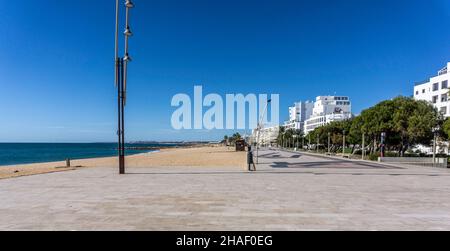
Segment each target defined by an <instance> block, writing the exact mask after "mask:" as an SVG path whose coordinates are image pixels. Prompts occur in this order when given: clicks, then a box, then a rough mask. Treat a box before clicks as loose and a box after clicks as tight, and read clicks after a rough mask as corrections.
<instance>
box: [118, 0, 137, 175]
mask: <svg viewBox="0 0 450 251" xmlns="http://www.w3.org/2000/svg"><path fill="white" fill-rule="evenodd" d="M133 7H134V4H133V3H132V2H131V1H130V0H127V1H126V2H125V31H124V33H123V34H124V36H125V51H124V56H123V57H119V9H120V4H119V0H116V29H115V51H114V55H115V58H114V60H115V75H114V79H115V86H116V87H117V103H118V107H117V108H118V116H117V124H118V129H117V136H118V144H117V145H118V148H117V150H118V155H119V173H120V174H125V103H126V92H127V64H128V62H130V61H131V58H130V56H129V55H128V38H129V37H131V36H132V35H133V33H132V32H131V29H130V26H129V22H128V21H129V10H130V9H131V8H133Z"/></svg>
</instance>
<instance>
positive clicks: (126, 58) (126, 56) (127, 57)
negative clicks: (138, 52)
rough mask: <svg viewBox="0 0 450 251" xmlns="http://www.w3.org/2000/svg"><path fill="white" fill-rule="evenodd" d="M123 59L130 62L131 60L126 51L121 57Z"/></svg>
mask: <svg viewBox="0 0 450 251" xmlns="http://www.w3.org/2000/svg"><path fill="white" fill-rule="evenodd" d="M123 61H125V62H131V61H132V60H131V57H130V55H128V53H127V54H125V57H124V58H123Z"/></svg>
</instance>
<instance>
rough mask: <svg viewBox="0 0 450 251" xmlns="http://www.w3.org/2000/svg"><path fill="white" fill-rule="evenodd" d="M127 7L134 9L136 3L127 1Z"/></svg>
mask: <svg viewBox="0 0 450 251" xmlns="http://www.w3.org/2000/svg"><path fill="white" fill-rule="evenodd" d="M125 7H127V8H130V9H131V8H134V3H133V2H131V0H127V1H125Z"/></svg>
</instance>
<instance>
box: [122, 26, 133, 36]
mask: <svg viewBox="0 0 450 251" xmlns="http://www.w3.org/2000/svg"><path fill="white" fill-rule="evenodd" d="M123 34H124V35H125V36H127V37H131V36H133V32H131V29H130V26H127V28H126V29H125V32H124V33H123Z"/></svg>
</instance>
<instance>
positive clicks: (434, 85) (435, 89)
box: [433, 83, 439, 91]
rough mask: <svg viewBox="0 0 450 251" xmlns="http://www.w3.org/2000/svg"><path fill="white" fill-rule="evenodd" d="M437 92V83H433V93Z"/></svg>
mask: <svg viewBox="0 0 450 251" xmlns="http://www.w3.org/2000/svg"><path fill="white" fill-rule="evenodd" d="M437 90H439V83H434V84H433V91H437Z"/></svg>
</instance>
